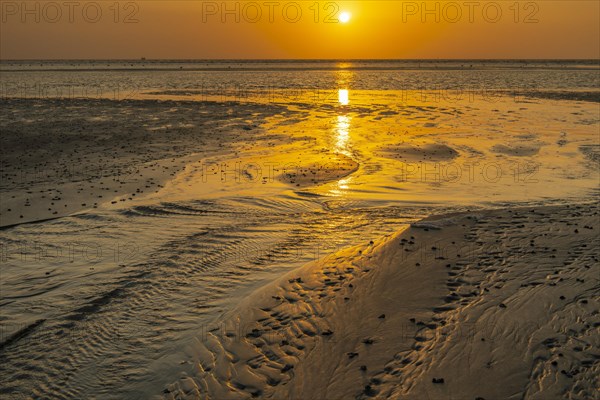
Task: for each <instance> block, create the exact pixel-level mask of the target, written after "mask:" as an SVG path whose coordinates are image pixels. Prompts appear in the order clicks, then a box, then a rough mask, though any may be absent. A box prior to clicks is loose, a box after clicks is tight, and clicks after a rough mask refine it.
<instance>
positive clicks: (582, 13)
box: [0, 0, 600, 59]
mask: <svg viewBox="0 0 600 400" xmlns="http://www.w3.org/2000/svg"><path fill="white" fill-rule="evenodd" d="M425 3H426V4H427V6H426V7H427V9H424V7H423V4H424V2H421V1H419V2H410V1H408V2H407V1H404V2H402V1H377V0H366V1H338V2H326V1H321V2H317V1H312V0H309V1H295V2H293V1H269V0H265V1H256V2H253V1H241V2H236V1H227V2H222V1H216V2H212V1H138V2H135V3H134V2H129V3H128V2H119V3H117V4H118V5H119V7H117V8H118V10H117V8H115V2H113V1H98V2H87V1H81V2H73V3H72V5H71V6H67V5H65V3H64V2H62V1H57V2H27V3H26V6H23V4H24V3H22V2H21V1H15V2H13V1H4V0H2V1H1V5H2V17H1V28H0V49H1V50H0V57H1V58H2V59H94V58H101V59H136V58H140V57H146V58H148V59H167V58H169V59H171V58H179V59H205V58H210V59H221V58H236V59H237V58H240V59H245V58H250V59H266V58H277V59H279V58H294V59H298V58H306V59H357V58H380V59H390V58H392V59H402V58H590V59H597V58H599V57H600V27H599V22H598V21H599V20H600V2H598V1H595V0H590V1H579V0H575V1H549V0H545V1H537V2H525V1H523V2H518V3H515V2H514V1H495V2H491V1H474V2H468V1H456V2H444V1H442V2H436V1H428V2H425ZM515 4H517V6H515ZM69 7H70V8H69ZM317 10H318V12H317ZM427 11H428V12H429V13H427ZM343 12H345V13H347V14H343V16H344V17H345V18H342V19H348V18H349V20H348V21H347V22H345V23H342V22H340V21H339V20H338V19H339V17H340V15H342V13H343Z"/></svg>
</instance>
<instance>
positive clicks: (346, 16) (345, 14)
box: [338, 11, 352, 24]
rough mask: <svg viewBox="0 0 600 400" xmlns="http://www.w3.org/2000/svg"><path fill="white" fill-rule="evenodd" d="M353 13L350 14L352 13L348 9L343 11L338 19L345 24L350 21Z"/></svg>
mask: <svg viewBox="0 0 600 400" xmlns="http://www.w3.org/2000/svg"><path fill="white" fill-rule="evenodd" d="M351 16H352V15H350V13H349V12H348V11H342V12H341V13H340V16H339V17H338V20H339V21H340V22H341V23H342V24H345V23H346V22H348V21H350V17H351Z"/></svg>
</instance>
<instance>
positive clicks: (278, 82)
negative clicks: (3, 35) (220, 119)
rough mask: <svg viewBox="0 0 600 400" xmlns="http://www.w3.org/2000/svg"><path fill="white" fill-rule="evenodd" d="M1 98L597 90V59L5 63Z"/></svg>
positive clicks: (599, 77) (0, 79) (599, 76)
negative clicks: (230, 92)
mask: <svg viewBox="0 0 600 400" xmlns="http://www.w3.org/2000/svg"><path fill="white" fill-rule="evenodd" d="M0 72H1V74H0V84H1V87H0V95H1V96H2V97H94V96H106V95H109V96H113V97H117V98H120V99H122V98H126V97H131V96H134V95H137V94H139V93H143V92H145V91H150V90H197V91H202V90H205V91H211V90H212V91H215V90H216V91H223V90H238V91H239V90H256V89H258V90H265V89H267V90H268V89H284V90H286V89H287V90H298V89H306V90H330V89H338V88H345V89H351V90H440V89H463V90H511V89H517V90H548V89H559V90H565V89H569V90H597V89H598V87H600V64H599V62H598V60H576V61H552V60H535V61H531V60H530V61H515V60H506V61H498V60H490V61H481V60H440V61H432V60H399V61H374V60H358V61H318V60H317V61H283V60H280V61H240V60H233V61H194V60H190V61H181V60H160V61H146V60H129V61H127V60H122V61H97V60H74V61H8V60H4V61H1V62H0Z"/></svg>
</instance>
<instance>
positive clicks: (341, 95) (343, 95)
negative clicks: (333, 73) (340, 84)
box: [338, 89, 350, 106]
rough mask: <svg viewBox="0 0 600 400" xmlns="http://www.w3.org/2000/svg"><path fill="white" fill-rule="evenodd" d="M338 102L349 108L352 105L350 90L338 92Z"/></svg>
mask: <svg viewBox="0 0 600 400" xmlns="http://www.w3.org/2000/svg"><path fill="white" fill-rule="evenodd" d="M338 101H339V102H340V104H341V105H343V106H347V105H348V103H350V98H349V97H348V89H340V90H338Z"/></svg>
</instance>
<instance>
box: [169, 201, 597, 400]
mask: <svg viewBox="0 0 600 400" xmlns="http://www.w3.org/2000/svg"><path fill="white" fill-rule="evenodd" d="M598 215H599V214H598V207H597V203H594V204H582V205H575V206H562V207H541V208H515V209H501V210H490V211H478V212H467V213H460V214H452V215H442V216H434V217H430V218H427V219H425V220H423V221H422V222H419V223H414V224H412V226H410V227H408V228H407V229H405V230H402V231H401V232H398V233H397V234H393V235H391V236H389V237H385V238H382V239H378V240H375V241H371V242H370V243H365V244H361V245H359V246H356V247H353V248H349V249H346V250H343V251H340V252H337V253H335V254H332V255H329V256H327V257H325V258H324V259H323V260H321V261H319V262H316V263H311V264H309V265H306V266H304V267H302V268H300V269H298V270H295V271H293V272H291V273H288V274H287V275H285V276H284V277H283V278H281V279H279V280H278V281H277V282H274V283H273V284H271V285H269V286H268V287H265V288H262V289H260V290H258V291H257V292H255V293H254V294H253V295H252V296H251V297H250V298H248V299H247V300H246V301H245V302H244V304H242V305H241V306H240V307H239V308H238V309H237V310H235V311H234V312H231V313H229V314H227V315H225V316H223V318H222V319H221V322H222V325H221V328H220V329H215V330H214V331H211V332H208V333H207V335H206V337H203V340H197V341H196V342H195V343H194V344H193V357H192V358H191V360H190V361H191V362H190V364H191V365H192V366H191V367H190V368H187V369H186V373H185V374H184V376H182V377H181V379H179V380H178V381H177V382H174V383H173V384H172V385H170V386H168V388H167V389H166V390H165V392H166V393H167V394H166V395H165V397H166V398H171V399H175V398H177V399H179V398H204V397H208V398H218V399H230V398H231V399H238V398H255V397H260V398H276V399H280V398H297V399H322V398H327V399H347V398H358V399H368V398H392V399H416V398H419V399H427V398H430V399H513V398H514V399H517V398H528V399H553V398H573V399H591V398H595V397H596V396H597V387H596V385H595V380H596V378H597V377H598V374H599V373H600V370H599V368H600V365H599V362H598V360H599V359H600V352H598V348H599V346H600V342H599V337H600V336H599V335H598V330H599V329H600V309H599V307H600V302H599V301H598V296H597V294H598V290H599V286H598V269H597V268H598V252H597V249H598V246H599V245H600V242H599V237H598V232H597V231H598V229H600V225H599V224H598V219H599V217H598Z"/></svg>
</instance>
